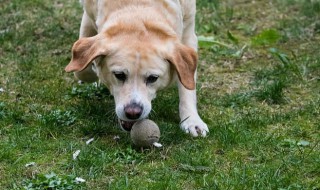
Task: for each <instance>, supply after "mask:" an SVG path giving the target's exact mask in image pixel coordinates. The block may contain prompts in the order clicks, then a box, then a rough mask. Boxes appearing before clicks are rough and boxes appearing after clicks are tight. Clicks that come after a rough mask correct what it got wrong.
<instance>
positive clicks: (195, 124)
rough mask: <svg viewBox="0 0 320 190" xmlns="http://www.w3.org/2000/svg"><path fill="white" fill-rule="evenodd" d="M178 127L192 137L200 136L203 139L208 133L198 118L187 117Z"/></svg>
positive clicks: (206, 127)
mask: <svg viewBox="0 0 320 190" xmlns="http://www.w3.org/2000/svg"><path fill="white" fill-rule="evenodd" d="M180 127H181V129H182V130H183V131H185V132H186V133H189V134H190V135H192V136H193V137H197V136H199V135H200V136H202V137H205V136H206V135H207V133H209V129H208V126H207V124H205V123H204V122H203V121H202V119H201V118H200V117H199V116H196V117H192V116H190V117H188V118H186V119H184V120H183V121H181V123H180Z"/></svg>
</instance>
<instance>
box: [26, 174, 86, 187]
mask: <svg viewBox="0 0 320 190" xmlns="http://www.w3.org/2000/svg"><path fill="white" fill-rule="evenodd" d="M79 179H80V178H77V177H75V176H73V175H62V176H58V175H56V174H55V173H50V174H45V175H43V174H39V175H37V177H35V178H34V179H30V180H26V181H25V182H24V185H23V188H24V189H26V190H37V189H39V190H50V189H61V190H71V189H75V188H76V187H77V189H79V187H81V184H80V183H81V182H80V181H82V180H79Z"/></svg>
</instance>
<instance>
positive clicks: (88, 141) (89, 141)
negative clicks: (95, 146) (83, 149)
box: [86, 138, 94, 145]
mask: <svg viewBox="0 0 320 190" xmlns="http://www.w3.org/2000/svg"><path fill="white" fill-rule="evenodd" d="M92 141H94V138H91V139H89V140H87V141H86V145H88V144H90V143H91V142H92Z"/></svg>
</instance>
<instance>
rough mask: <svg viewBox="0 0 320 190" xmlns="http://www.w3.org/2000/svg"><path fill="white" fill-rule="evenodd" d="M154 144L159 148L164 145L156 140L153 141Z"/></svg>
mask: <svg viewBox="0 0 320 190" xmlns="http://www.w3.org/2000/svg"><path fill="white" fill-rule="evenodd" d="M153 146H155V147H157V148H161V147H162V144H160V143H157V142H154V143H153Z"/></svg>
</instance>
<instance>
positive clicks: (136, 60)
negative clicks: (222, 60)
mask: <svg viewBox="0 0 320 190" xmlns="http://www.w3.org/2000/svg"><path fill="white" fill-rule="evenodd" d="M81 3H82V5H83V8H84V13H83V16H82V21H81V26H80V35H79V39H78V40H77V41H76V42H75V43H74V45H73V47H72V59H71V61H70V63H69V64H68V65H67V66H66V68H65V71H66V72H74V75H75V77H76V78H77V79H78V80H81V81H83V82H95V81H100V82H102V83H103V84H105V85H106V86H107V88H108V89H109V90H110V93H111V94H112V95H113V96H114V100H115V104H116V108H115V110H116V114H117V116H118V118H119V120H120V125H121V127H122V128H123V129H124V130H126V131H130V130H131V128H132V126H133V124H134V123H135V122H136V121H138V120H141V119H144V118H147V117H148V115H149V113H150V111H151V110H152V106H151V101H152V100H153V99H154V98H155V97H156V92H157V91H158V90H162V89H164V88H166V87H167V86H169V85H170V84H172V83H173V81H176V82H177V83H178V91H179V115H180V119H181V123H180V127H181V129H182V130H183V131H185V132H186V133H190V134H191V135H192V136H194V137H196V136H203V137H204V136H206V135H207V133H208V132H209V130H208V127H207V125H206V124H205V122H203V120H202V119H201V118H200V117H199V114H198V111H197V98H196V88H195V87H196V70H197V43H198V41H197V37H196V34H195V14H196V0H82V2H81Z"/></svg>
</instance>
